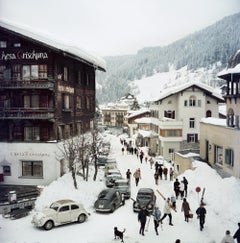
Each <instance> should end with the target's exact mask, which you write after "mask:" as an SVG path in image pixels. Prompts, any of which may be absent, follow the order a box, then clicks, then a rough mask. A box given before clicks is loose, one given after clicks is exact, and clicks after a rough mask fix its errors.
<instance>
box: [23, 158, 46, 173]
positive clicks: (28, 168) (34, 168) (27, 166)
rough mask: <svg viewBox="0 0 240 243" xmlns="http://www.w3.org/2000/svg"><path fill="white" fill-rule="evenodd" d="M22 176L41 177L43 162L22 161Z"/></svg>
mask: <svg viewBox="0 0 240 243" xmlns="http://www.w3.org/2000/svg"><path fill="white" fill-rule="evenodd" d="M22 176H29V177H43V162H42V161H22Z"/></svg>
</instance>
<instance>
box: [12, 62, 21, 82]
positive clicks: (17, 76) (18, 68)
mask: <svg viewBox="0 0 240 243" xmlns="http://www.w3.org/2000/svg"><path fill="white" fill-rule="evenodd" d="M12 72H13V79H14V80H19V79H20V78H21V66H20V65H19V64H15V65H13V66H12Z"/></svg>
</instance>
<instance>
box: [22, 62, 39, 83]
mask: <svg viewBox="0 0 240 243" xmlns="http://www.w3.org/2000/svg"><path fill="white" fill-rule="evenodd" d="M22 78H23V80H30V79H37V78H38V65H23V67H22Z"/></svg>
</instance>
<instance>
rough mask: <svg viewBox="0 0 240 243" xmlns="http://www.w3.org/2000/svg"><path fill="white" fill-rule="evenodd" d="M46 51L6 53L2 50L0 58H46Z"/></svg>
mask: <svg viewBox="0 0 240 243" xmlns="http://www.w3.org/2000/svg"><path fill="white" fill-rule="evenodd" d="M47 58H48V54H47V52H36V51H35V50H33V51H26V52H23V51H18V52H17V53H6V52H5V51H2V52H1V54H0V60H38V59H47Z"/></svg>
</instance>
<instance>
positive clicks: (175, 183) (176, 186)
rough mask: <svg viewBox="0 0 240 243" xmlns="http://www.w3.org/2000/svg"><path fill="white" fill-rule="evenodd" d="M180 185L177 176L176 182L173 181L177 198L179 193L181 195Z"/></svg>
mask: <svg viewBox="0 0 240 243" xmlns="http://www.w3.org/2000/svg"><path fill="white" fill-rule="evenodd" d="M179 186H180V183H179V181H178V178H176V180H175V182H174V183H173V190H174V192H175V195H176V199H178V195H179Z"/></svg>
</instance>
